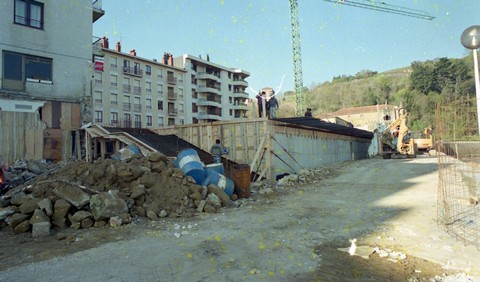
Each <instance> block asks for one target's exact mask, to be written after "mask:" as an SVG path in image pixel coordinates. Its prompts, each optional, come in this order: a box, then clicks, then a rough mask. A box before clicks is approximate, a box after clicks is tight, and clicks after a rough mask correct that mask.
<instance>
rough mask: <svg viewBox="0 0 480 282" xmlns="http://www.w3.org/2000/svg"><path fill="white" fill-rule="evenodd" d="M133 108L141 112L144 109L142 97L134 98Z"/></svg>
mask: <svg viewBox="0 0 480 282" xmlns="http://www.w3.org/2000/svg"><path fill="white" fill-rule="evenodd" d="M133 110H134V111H135V112H140V111H141V110H142V105H141V104H140V97H134V98H133Z"/></svg>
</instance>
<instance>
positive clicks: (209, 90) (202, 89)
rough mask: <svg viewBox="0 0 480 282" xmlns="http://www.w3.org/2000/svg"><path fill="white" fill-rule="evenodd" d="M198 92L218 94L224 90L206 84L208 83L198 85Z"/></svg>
mask: <svg viewBox="0 0 480 282" xmlns="http://www.w3.org/2000/svg"><path fill="white" fill-rule="evenodd" d="M198 92H204V93H213V94H217V95H221V94H222V92H220V89H217V88H214V87H210V86H206V85H200V86H198Z"/></svg>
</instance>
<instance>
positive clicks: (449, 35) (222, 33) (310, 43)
mask: <svg viewBox="0 0 480 282" xmlns="http://www.w3.org/2000/svg"><path fill="white" fill-rule="evenodd" d="M345 1H348V0H345ZM373 2H376V3H378V2H380V1H378V0H375V1H373ZM383 2H385V3H387V4H391V5H396V6H402V7H407V8H410V9H416V10H422V11H426V12H428V13H429V14H430V15H432V16H434V17H435V19H433V20H431V21H428V20H421V19H416V18H411V17H406V16H400V15H395V14H389V13H382V12H378V11H373V10H366V9H360V8H355V7H350V6H346V5H339V4H334V3H330V2H326V1H323V0H298V5H299V8H298V9H299V21H300V32H301V40H302V41H301V43H302V45H301V47H302V64H303V68H302V69H303V84H304V86H307V87H311V86H313V85H316V84H320V83H323V82H325V81H331V80H332V78H333V77H334V76H338V75H342V74H345V75H355V74H356V73H357V72H359V71H362V70H373V71H378V72H382V71H387V70H391V69H396V68H400V67H405V66H409V65H410V64H411V62H413V61H426V60H431V59H435V58H440V57H448V58H461V57H464V56H466V55H468V54H469V51H468V50H466V49H465V48H464V47H463V46H462V45H461V43H460V35H461V34H462V32H463V31H464V30H465V29H466V28H467V27H469V26H472V25H478V24H480V22H479V21H478V18H479V17H478V14H479V12H480V1H478V0H385V1H383ZM102 3H103V5H102V8H103V9H104V10H105V15H104V16H103V17H102V18H100V19H99V20H98V21H97V22H95V23H94V25H93V34H94V35H95V36H100V37H101V36H107V37H108V38H109V42H110V46H111V47H112V46H115V42H117V41H121V42H122V50H123V51H125V52H128V51H129V50H130V49H135V50H136V51H137V55H138V56H140V57H144V58H147V59H153V58H158V59H160V58H161V56H162V54H163V53H164V52H169V53H172V54H173V55H174V56H175V57H176V56H181V55H183V54H191V55H194V56H198V55H202V57H203V58H206V54H209V55H210V60H211V61H212V62H214V63H218V64H221V65H224V66H226V67H232V68H241V69H244V70H246V71H248V72H250V77H249V78H248V79H247V81H248V82H249V84H250V86H251V88H253V89H255V90H258V89H260V88H263V87H273V88H274V89H278V88H279V87H280V85H281V82H282V78H283V85H282V87H281V91H282V92H284V91H289V90H293V88H294V80H293V59H292V45H291V32H290V5H289V2H288V0H177V1H175V0H121V1H119V0H102ZM475 16H477V17H476V18H475ZM472 67H473V66H472ZM251 96H253V92H252V93H251Z"/></svg>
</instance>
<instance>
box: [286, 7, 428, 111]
mask: <svg viewBox="0 0 480 282" xmlns="http://www.w3.org/2000/svg"><path fill="white" fill-rule="evenodd" d="M324 1H326V2H332V3H336V4H340V5H346V6H352V7H357V8H363V9H369V10H374V11H379V12H384V13H391V14H397V15H402V16H407V17H413V18H419V19H425V20H433V19H434V18H435V17H432V16H430V15H429V14H428V13H426V12H423V11H420V10H415V9H410V8H406V7H400V6H395V5H390V4H387V3H385V2H383V1H382V2H379V1H375V0H324ZM289 2H290V23H291V28H292V50H293V75H294V84H295V104H296V106H295V116H301V115H303V74H302V50H301V42H300V25H299V23H298V0H289Z"/></svg>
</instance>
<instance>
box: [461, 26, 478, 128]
mask: <svg viewBox="0 0 480 282" xmlns="http://www.w3.org/2000/svg"><path fill="white" fill-rule="evenodd" d="M460 41H461V42H462V45H463V46H464V47H465V48H467V49H470V50H472V52H473V63H474V66H473V67H474V71H475V92H476V96H477V122H478V124H477V125H478V134H480V79H479V74H478V56H477V49H478V48H480V25H472V26H471V27H469V28H467V29H465V30H464V31H463V32H462V36H461V37H460Z"/></svg>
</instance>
